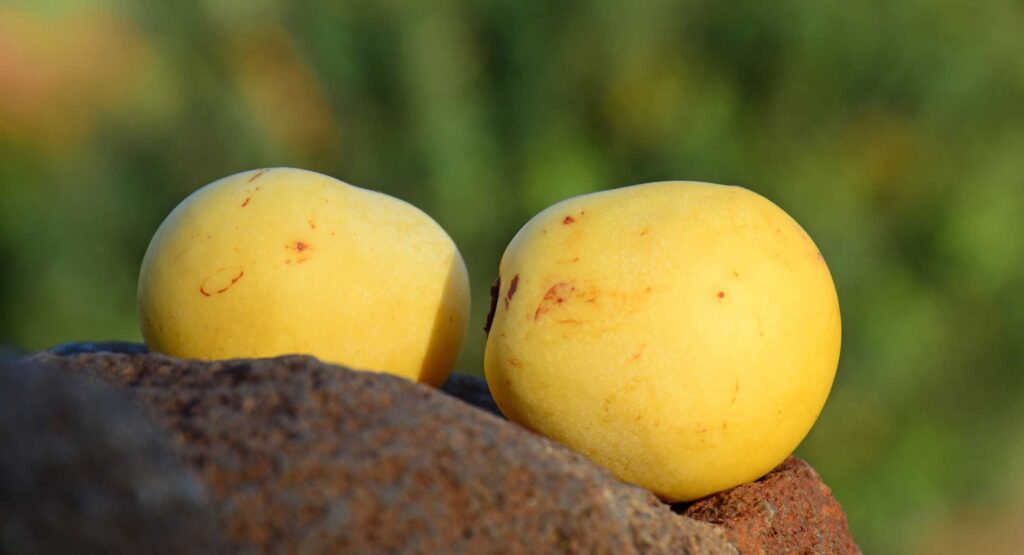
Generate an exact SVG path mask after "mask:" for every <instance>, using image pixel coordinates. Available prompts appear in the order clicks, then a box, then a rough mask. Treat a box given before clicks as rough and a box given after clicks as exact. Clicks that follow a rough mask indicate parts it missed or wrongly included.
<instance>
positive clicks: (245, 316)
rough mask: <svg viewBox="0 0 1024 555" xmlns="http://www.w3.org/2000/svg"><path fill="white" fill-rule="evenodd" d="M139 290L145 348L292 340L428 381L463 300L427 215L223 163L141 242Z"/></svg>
mask: <svg viewBox="0 0 1024 555" xmlns="http://www.w3.org/2000/svg"><path fill="white" fill-rule="evenodd" d="M138 294H139V314H140V319H141V324H142V333H143V335H144V336H145V338H146V342H147V343H148V345H149V347H150V348H151V349H153V350H155V351H159V352H163V353H167V354H170V355H173V356H178V357H184V358H202V359H220V358H232V357H265V356H273V355H280V354H285V353H305V354H311V355H314V356H316V357H319V358H320V359H322V360H325V361H329V362H335V363H339V364H344V365H346V366H350V367H353V368H357V369H365V370H376V371H382V372H387V373H391V374H396V375H399V376H404V377H406V378H409V379H411V380H415V381H419V382H424V383H428V384H431V385H435V386H436V385H439V384H440V383H441V382H443V381H444V380H445V378H446V377H447V376H448V374H449V372H451V369H452V366H453V365H454V364H455V359H456V357H457V356H458V353H459V350H460V348H461V346H462V340H463V337H464V335H465V331H466V322H467V319H468V313H469V282H468V278H467V275H466V267H465V265H464V263H463V261H462V257H461V255H460V254H459V251H458V249H456V247H455V244H454V243H453V242H452V240H451V238H450V237H448V235H447V234H446V233H445V232H444V230H443V229H441V227H440V226H439V225H438V224H437V223H436V222H434V220H432V219H431V218H430V217H429V216H427V215H426V214H424V213H423V212H421V211H420V210H419V209H417V208H415V207H414V206H412V205H410V204H408V203H406V202H403V201H401V200H398V199H396V198H393V197H390V196H387V195H384V194H381V193H377V192H373V191H368V190H364V189H360V188H358V187H353V186H351V185H348V184H346V183H343V182H341V181H338V180H336V179H333V178H331V177H328V176H326V175H321V174H318V173H314V172H310V171H305V170H298V169H290V168H273V169H263V170H254V171H248V172H243V173H239V174H236V175H232V176H229V177H225V178H224V179H221V180H219V181H216V182H214V183H211V184H209V185H207V186H205V187H203V188H201V189H199V190H198V191H196V192H194V193H193V194H192V195H191V196H189V197H188V198H186V199H185V200H184V201H182V202H181V204H179V205H178V206H177V208H175V209H174V210H173V211H172V212H171V214H170V215H169V216H167V219H166V220H164V222H163V223H162V224H161V225H160V228H159V229H158V230H157V232H156V235H155V236H154V237H153V240H152V241H151V242H150V244H149V249H148V250H147V251H146V256H145V258H144V259H143V262H142V270H141V273H140V275H139V292H138Z"/></svg>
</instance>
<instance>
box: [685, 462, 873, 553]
mask: <svg viewBox="0 0 1024 555" xmlns="http://www.w3.org/2000/svg"><path fill="white" fill-rule="evenodd" d="M683 509H684V510H682V511H681V512H682V514H684V515H686V516H688V517H691V518H695V519H697V520H702V521H704V522H708V523H711V524H718V525H720V526H722V527H723V528H724V529H725V534H726V537H728V538H729V541H731V542H732V544H733V545H735V546H736V547H737V548H738V549H739V551H740V553H744V554H746V553H860V549H858V548H857V545H856V544H855V543H854V542H853V537H852V536H850V530H849V527H848V526H847V523H846V515H845V514H844V513H843V509H842V507H840V506H839V503H838V502H837V501H836V500H835V498H833V497H832V492H831V491H830V490H829V489H828V487H827V486H825V484H824V482H822V481H821V477H819V476H818V473H817V472H815V471H814V469H813V468H811V466H810V465H809V464H807V463H806V462H804V461H802V460H800V459H798V458H796V457H789V458H788V459H786V460H785V461H783V463H782V464H780V465H779V466H778V467H777V468H776V469H775V470H773V471H772V472H771V473H769V474H768V475H767V476H765V477H764V478H761V479H760V480H758V481H756V482H752V483H749V484H743V485H740V486H737V487H735V488H733V489H731V490H729V491H725V492H722V493H718V494H715V495H712V496H711V497H707V498H705V499H702V500H700V501H697V502H694V503H692V504H691V505H689V506H688V507H685V508H683Z"/></svg>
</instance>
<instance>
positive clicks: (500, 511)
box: [36, 353, 736, 554]
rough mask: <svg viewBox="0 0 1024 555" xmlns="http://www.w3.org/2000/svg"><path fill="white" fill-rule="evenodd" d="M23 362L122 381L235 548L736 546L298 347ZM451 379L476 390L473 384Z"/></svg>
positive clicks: (532, 444) (573, 463)
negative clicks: (185, 356)
mask: <svg viewBox="0 0 1024 555" xmlns="http://www.w3.org/2000/svg"><path fill="white" fill-rule="evenodd" d="M36 358H37V359H38V360H41V361H45V362H47V363H49V364H53V365H56V366H60V367H64V368H67V369H73V370H76V371H78V372H82V373H86V374H89V375H93V376H96V377H98V378H100V379H101V380H103V381H106V382H108V383H112V384H117V385H120V386H123V387H125V388H127V390H128V391H129V392H130V393H131V394H132V396H133V397H134V398H135V399H136V400H137V401H138V402H139V403H140V404H141V405H142V406H143V407H145V408H146V409H147V410H148V412H149V413H150V415H151V417H152V418H153V419H154V420H155V421H156V422H158V423H159V424H160V425H161V426H162V427H164V428H165V429H166V430H167V432H168V433H169V434H170V437H171V438H172V443H173V445H174V448H175V450H176V451H177V452H178V454H179V455H180V456H181V457H182V459H183V460H184V461H185V462H186V463H187V464H188V465H189V466H191V467H192V468H193V469H194V470H195V471H196V472H197V473H198V474H199V475H200V476H201V479H202V481H203V482H204V483H205V485H206V487H207V489H208V491H209V494H210V497H211V499H212V501H213V505H214V509H215V512H216V514H217V517H218V519H219V522H220V526H221V528H222V529H223V530H224V531H225V532H226V534H227V536H228V538H229V541H230V543H231V544H232V547H233V548H234V549H236V550H244V551H255V552H264V553H290V552H305V553H321V552H324V553H328V552H334V553H473V554H477V553H480V554H486V553H508V554H517V553H530V554H544V553H609V554H630V553H638V554H639V553H644V554H659V553H666V554H668V553H673V554H688V553H694V554H696V553H702V554H703V553H707V554H711V553H735V552H736V551H735V549H734V548H733V547H732V546H731V545H729V544H728V543H727V542H726V541H725V538H724V535H723V532H722V528H720V527H718V526H714V525H710V524H706V523H703V522H698V521H696V520H693V519H690V518H687V517H682V516H679V515H677V514H675V513H673V512H672V511H671V510H670V508H669V507H667V506H666V505H664V504H663V503H661V502H660V501H658V500H657V499H655V498H654V496H653V495H651V494H650V493H649V492H647V491H644V490H642V489H640V488H637V487H634V486H630V485H626V484H623V483H621V482H619V481H618V480H616V479H615V478H613V477H612V476H611V475H609V474H608V473H607V472H605V471H604V470H602V469H600V468H598V467H596V466H594V465H593V464H591V463H590V462H589V461H587V460H585V459H584V458H582V457H581V456H579V455H576V454H575V453H572V452H570V451H568V450H567V449H565V448H563V447H561V446H559V445H557V444H555V443H553V442H551V441H548V440H546V439H544V438H541V437H538V436H535V435H533V434H531V433H529V432H527V431H525V430H523V429H521V428H519V427H518V426H516V425H514V424H512V423H509V422H506V421H504V420H502V419H499V418H496V417H494V416H492V415H490V414H487V413H486V412H484V411H481V410H477V409H475V408H473V407H471V406H469V405H467V404H466V403H464V402H462V401H458V400H455V399H452V398H451V397H448V396H446V395H441V394H438V393H437V392H436V391H435V390H432V389H430V388H428V387H426V386H420V385H415V384H412V383H409V382H407V381H404V380H402V379H399V378H395V377H391V376H386V375H380V374H373V373H365V372H354V371H349V370H346V369H343V368H340V367H336V366H330V365H325V364H321V363H319V362H317V361H316V360H315V359H312V358H309V357H300V356H291V357H281V358H277V359H263V360H235V361H224V362H214V363H208V362H198V361H182V360H177V359H172V358H168V357H164V356H161V355H142V354H110V353H107V354H103V353H99V354H77V355H71V356H57V355H53V354H45V355H41V356H38V357H36ZM462 385H463V386H465V387H462V389H460V390H459V391H461V395H463V396H464V398H473V399H477V400H480V399H479V395H478V394H479V385H480V382H479V381H477V382H475V383H474V382H473V381H472V380H471V379H470V380H468V381H467V382H466V383H464V384H462ZM456 389H458V388H456ZM468 392H472V393H473V395H469V393H468ZM470 402H472V401H470Z"/></svg>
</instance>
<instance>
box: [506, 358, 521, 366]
mask: <svg viewBox="0 0 1024 555" xmlns="http://www.w3.org/2000/svg"><path fill="white" fill-rule="evenodd" d="M508 363H509V364H511V365H512V367H513V368H519V365H520V362H519V359H518V358H514V357H513V358H510V359H508Z"/></svg>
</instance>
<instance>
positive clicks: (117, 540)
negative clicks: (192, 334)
mask: <svg viewBox="0 0 1024 555" xmlns="http://www.w3.org/2000/svg"><path fill="white" fill-rule="evenodd" d="M219 537H220V534H219V532H218V531H217V528H216V522H215V520H214V518H213V512H212V510H211V508H210V506H209V504H208V502H207V500H206V498H205V496H204V493H203V489H202V486H201V485H200V483H199V481H198V480H197V479H196V477H195V476H194V475H193V474H192V473H191V472H189V471H188V470H186V468H185V467H184V466H183V465H182V464H181V462H180V461H179V460H178V459H177V457H176V456H175V454H174V452H173V451H172V450H171V447H170V445H169V442H168V441H167V438H166V437H165V436H164V435H163V434H161V433H159V432H158V431H157V430H156V429H155V428H154V427H153V426H152V425H151V424H150V423H149V422H147V420H146V419H145V417H144V416H143V414H142V412H141V411H140V410H139V409H138V408H137V407H136V406H134V405H133V404H132V403H131V401H129V400H128V399H126V398H125V397H124V395H123V393H121V392H119V391H117V390H115V389H114V388H111V387H109V386H104V385H102V384H100V383H96V382H94V381H92V380H87V379H83V378H79V377H77V376H71V375H68V374H67V372H60V371H57V370H54V369H50V368H45V367H41V366H38V365H31V364H25V363H15V362H13V361H5V362H0V553H154V554H185V553H189V554H192V553H195V554H204V553H219V552H223V550H224V549H223V548H224V544H223V542H222V541H220V539H219Z"/></svg>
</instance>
